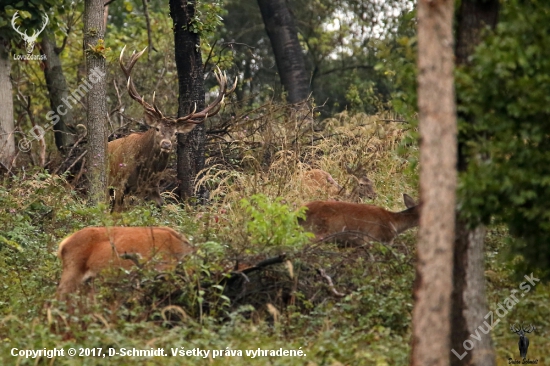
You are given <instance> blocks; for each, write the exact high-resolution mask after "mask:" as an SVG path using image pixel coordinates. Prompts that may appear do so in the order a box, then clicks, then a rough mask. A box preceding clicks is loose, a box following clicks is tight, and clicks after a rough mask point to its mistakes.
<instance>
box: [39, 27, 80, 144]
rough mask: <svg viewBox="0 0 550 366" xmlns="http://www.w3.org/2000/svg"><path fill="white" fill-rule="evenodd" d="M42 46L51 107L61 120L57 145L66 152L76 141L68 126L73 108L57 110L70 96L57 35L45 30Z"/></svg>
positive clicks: (56, 132) (71, 121)
mask: <svg viewBox="0 0 550 366" xmlns="http://www.w3.org/2000/svg"><path fill="white" fill-rule="evenodd" d="M40 46H41V47H40V48H41V51H42V52H43V53H44V55H45V56H46V61H45V62H44V66H45V67H44V77H45V78H46V87H47V88H48V94H49V97H50V108H51V110H52V111H54V113H55V115H57V118H59V121H58V122H57V123H56V124H55V125H54V127H53V130H54V136H55V145H56V146H57V149H58V150H59V151H62V152H64V151H65V148H66V147H67V145H69V144H70V143H71V142H74V139H73V138H71V135H70V131H69V129H68V126H71V125H73V121H74V120H73V110H72V108H67V111H66V112H65V114H64V115H62V114H59V113H58V112H57V107H58V106H60V105H63V99H65V100H66V99H67V97H68V96H69V88H68V87H67V81H66V80H65V75H64V74H63V67H62V65H61V59H60V58H59V54H58V53H57V52H58V51H57V50H56V47H55V36H54V35H53V34H50V32H49V31H47V30H46V31H44V33H43V34H42V41H41V42H40ZM54 118H55V117H54ZM54 122H55V121H54Z"/></svg>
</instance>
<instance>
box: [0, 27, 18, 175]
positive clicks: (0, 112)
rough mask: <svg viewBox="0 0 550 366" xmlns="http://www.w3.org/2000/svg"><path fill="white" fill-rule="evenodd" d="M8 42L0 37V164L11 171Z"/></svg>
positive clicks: (10, 96) (11, 99) (12, 126)
mask: <svg viewBox="0 0 550 366" xmlns="http://www.w3.org/2000/svg"><path fill="white" fill-rule="evenodd" d="M9 47H10V40H9V39H7V38H4V37H3V36H0V162H1V163H2V165H4V167H6V168H7V169H11V165H12V163H13V158H14V156H15V138H14V136H13V132H14V129H15V126H14V123H13V95H12V85H11V80H10V70H11V63H10V52H9Z"/></svg>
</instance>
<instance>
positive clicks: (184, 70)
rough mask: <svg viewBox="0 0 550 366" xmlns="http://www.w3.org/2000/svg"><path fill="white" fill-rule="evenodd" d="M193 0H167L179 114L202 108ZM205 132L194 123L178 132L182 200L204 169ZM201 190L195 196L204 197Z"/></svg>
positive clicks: (202, 91)
mask: <svg viewBox="0 0 550 366" xmlns="http://www.w3.org/2000/svg"><path fill="white" fill-rule="evenodd" d="M194 4H195V3H193V2H188V1H187V0H170V16H171V17H172V21H173V23H174V47H175V57H176V67H177V70H178V85H179V98H178V116H179V117H182V116H185V115H187V114H189V113H191V112H192V111H193V109H194V108H195V105H196V107H197V111H200V110H202V109H203V108H204V105H205V104H204V79H203V66H202V57H201V53H200V36H199V35H198V34H197V33H193V32H190V31H189V30H188V29H189V24H190V22H191V21H192V19H193V17H194V16H195V5H194ZM205 142H206V133H205V127H204V125H202V124H200V125H197V127H195V129H193V130H192V131H191V132H190V133H189V134H187V135H183V134H179V135H178V181H179V182H180V196H181V198H182V199H184V200H188V199H189V198H191V197H193V196H194V182H195V178H196V176H197V174H198V173H199V172H200V171H201V170H202V169H204V163H205ZM204 195H205V192H204V191H199V194H198V196H199V197H203V196H204Z"/></svg>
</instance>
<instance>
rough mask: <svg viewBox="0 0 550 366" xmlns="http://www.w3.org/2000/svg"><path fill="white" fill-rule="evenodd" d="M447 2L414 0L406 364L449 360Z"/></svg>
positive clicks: (452, 173)
mask: <svg viewBox="0 0 550 366" xmlns="http://www.w3.org/2000/svg"><path fill="white" fill-rule="evenodd" d="M453 5H454V2H453V1H451V0H436V1H433V0H420V1H419V3H418V109H419V118H420V126H419V127H420V197H421V205H422V208H421V215H420V229H419V239H418V248H417V256H418V259H417V269H416V282H415V288H414V297H415V306H414V310H413V344H412V357H411V364H412V365H418V366H420V365H422V366H433V365H449V363H450V359H449V357H450V332H451V330H450V323H451V322H450V311H451V292H452V279H453V278H452V275H453V272H452V271H453V241H454V223H455V189H456V144H457V140H456V134H457V127H456V105H455V95H454V78H453V69H454V49H453V29H452V24H453Z"/></svg>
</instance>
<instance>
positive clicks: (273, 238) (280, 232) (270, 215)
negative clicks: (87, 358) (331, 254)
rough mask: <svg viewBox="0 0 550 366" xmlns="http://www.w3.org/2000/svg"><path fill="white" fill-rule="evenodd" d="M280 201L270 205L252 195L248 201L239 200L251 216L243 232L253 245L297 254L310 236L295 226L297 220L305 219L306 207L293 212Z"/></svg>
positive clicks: (266, 199)
mask: <svg viewBox="0 0 550 366" xmlns="http://www.w3.org/2000/svg"><path fill="white" fill-rule="evenodd" d="M282 202H283V198H282V197H278V198H276V199H275V202H270V200H269V198H268V197H266V196H265V195H263V194H255V195H253V196H252V197H250V200H248V199H246V198H243V199H242V200H241V201H240V205H241V207H242V208H244V209H245V211H246V213H247V214H248V215H249V217H250V220H249V221H248V222H247V224H246V229H247V232H248V234H249V235H250V241H251V243H252V244H253V245H255V246H259V247H263V248H270V247H278V248H280V249H287V250H291V251H296V250H298V249H300V248H301V246H303V245H304V244H306V243H307V242H308V241H309V239H310V238H311V237H312V234H311V233H306V232H304V230H303V228H302V227H301V226H300V225H299V224H298V219H304V218H305V208H304V207H301V208H300V209H298V210H297V211H292V210H290V208H289V207H288V206H287V205H286V204H284V203H282Z"/></svg>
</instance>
